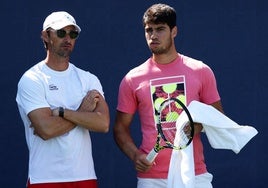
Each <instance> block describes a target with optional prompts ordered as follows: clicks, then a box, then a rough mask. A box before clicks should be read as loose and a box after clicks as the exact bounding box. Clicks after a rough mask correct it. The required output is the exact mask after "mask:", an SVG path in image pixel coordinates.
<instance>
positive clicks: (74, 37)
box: [69, 31, 78, 39]
mask: <svg viewBox="0 0 268 188" xmlns="http://www.w3.org/2000/svg"><path fill="white" fill-rule="evenodd" d="M69 35H70V37H71V39H76V38H77V37H78V32H77V31H70V33H69Z"/></svg>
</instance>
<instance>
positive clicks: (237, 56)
mask: <svg viewBox="0 0 268 188" xmlns="http://www.w3.org/2000/svg"><path fill="white" fill-rule="evenodd" d="M159 2H161V3H167V4H169V5H171V6H173V7H174V8H175V9H176V11H177V15H178V18H177V19H178V22H177V24H178V28H179V34H178V36H177V37H176V46H177V49H178V51H179V52H180V53H182V54H184V55H187V56H190V57H193V58H196V59H199V60H202V61H203V62H205V63H206V64H208V65H209V66H210V67H211V68H212V69H213V71H214V73H215V76H216V79H217V82H218V89H219V92H220V94H221V97H222V103H223V107H224V111H225V113H226V115H227V116H228V117H230V118H231V119H233V120H234V121H236V122H237V123H239V124H241V125H251V126H254V127H255V128H256V129H257V130H258V131H259V134H258V135H257V136H256V137H254V138H253V139H252V140H251V141H250V142H249V143H248V144H247V145H246V146H245V147H244V148H243V149H242V150H241V152H240V153H239V154H235V153H234V152H232V151H230V150H215V149H212V148H211V147H210V145H209V144H208V142H207V139H206V137H205V135H203V140H204V145H205V157H206V162H207V167H208V170H209V171H210V172H211V173H212V174H213V175H214V180H213V185H214V187H216V188H231V187H236V188H245V187H246V188H266V187H267V185H265V183H264V182H265V180H266V179H265V178H266V173H265V170H266V169H267V168H268V165H267V163H266V160H267V159H268V154H267V152H266V148H267V146H266V145H265V143H264V141H265V139H267V136H268V133H267V131H268V127H266V126H267V125H266V124H267V123H266V121H265V117H266V116H267V105H268V104H267V98H266V97H267V92H268V89H267V88H268V87H267V72H268V68H267V58H268V55H267V54H268V46H267V43H268V40H267V33H268V23H267V18H268V6H267V4H268V3H267V1H265V0H225V1H213V0H204V1H198V0H169V1H165V0H163V1H154V0H150V1H125V0H102V1H96V0H90V1H88V0H76V1H36V0H29V1H19V0H13V1H8V0H3V1H1V8H0V9H1V11H0V15H1V18H2V21H1V24H2V27H3V29H2V30H1V31H0V32H1V36H2V39H1V41H2V45H1V58H2V60H1V61H2V64H1V68H0V85H1V87H2V89H3V90H2V92H1V93H0V96H1V98H2V100H3V101H2V103H1V104H2V105H1V109H0V114H1V122H0V126H1V131H2V133H1V136H0V148H1V150H2V152H1V155H0V173H1V176H0V185H1V187H3V188H4V187H5V188H7V187H10V188H21V187H25V183H26V179H27V171H28V149H27V146H26V142H25V136H24V127H23V124H22V121H21V119H20V116H19V113H18V109H17V106H16V101H15V96H16V91H17V83H18V80H19V79H20V77H21V75H22V74H23V73H24V72H25V71H26V70H27V69H28V68H30V67H31V66H33V65H34V64H36V63H37V62H39V61H40V60H42V59H44V58H45V55H46V53H45V50H44V47H43V44H42V41H41V39H40V32H41V30H42V24H43V21H44V19H45V17H46V16H47V15H48V14H50V13H51V12H53V11H59V10H65V11H67V12H69V13H70V14H72V15H73V16H74V17H75V19H76V21H77V23H78V25H79V26H80V27H81V29H82V32H81V34H80V36H79V38H78V40H77V43H76V47H75V50H74V52H73V54H72V57H71V62H72V63H73V64H75V65H76V66H78V67H80V68H82V69H85V70H88V71H90V72H92V73H94V74H95V75H97V76H98V77H99V79H100V80H101V82H102V85H103V88H104V92H105V97H106V100H107V102H108V104H109V107H110V115H111V128H110V131H109V133H107V134H100V133H91V134H92V142H93V154H94V160H95V168H96V173H97V176H98V179H99V188H108V187H109V188H123V187H124V188H125V187H128V188H135V187H136V172H135V170H134V168H133V164H132V162H131V161H130V160H129V159H128V158H127V157H126V156H125V155H124V154H123V153H121V151H120V150H119V149H118V148H117V146H116V145H115V142H114V140H113V135H112V128H113V123H114V115H115V109H116V104H117V93H118V86H119V83H120V81H121V79H122V78H123V76H124V75H125V74H126V73H127V72H128V71H129V70H130V69H131V68H133V67H135V66H137V65H139V64H141V63H143V62H144V61H145V60H146V59H147V58H148V57H150V55H151V53H150V51H149V50H148V48H147V45H146V42H145V38H144V30H143V26H142V16H143V13H144V11H145V10H146V9H147V8H148V7H149V6H150V5H152V4H154V3H159ZM139 128H140V125H139V121H138V118H137V117H136V118H135V121H134V123H133V125H132V131H133V134H134V135H135V141H136V142H137V144H139V143H140V138H141V137H140V131H139Z"/></svg>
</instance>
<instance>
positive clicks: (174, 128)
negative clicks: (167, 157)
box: [157, 98, 194, 150]
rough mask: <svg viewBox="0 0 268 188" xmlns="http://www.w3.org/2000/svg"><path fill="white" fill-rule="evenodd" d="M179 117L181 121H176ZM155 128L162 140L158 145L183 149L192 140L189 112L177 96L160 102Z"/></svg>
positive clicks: (192, 131) (192, 129) (191, 123)
mask: <svg viewBox="0 0 268 188" xmlns="http://www.w3.org/2000/svg"><path fill="white" fill-rule="evenodd" d="M179 117H180V119H182V120H183V122H182V121H181V122H180V123H177V120H178V118H179ZM157 129H158V133H159V134H160V135H161V138H162V140H163V141H162V143H160V145H162V146H163V147H165V148H171V149H177V150H180V149H184V148H186V147H187V146H188V145H189V144H190V143H191V142H192V139H193V136H194V122H193V119H192V117H191V114H190V112H189V110H188V109H187V107H186V106H185V105H184V103H183V102H181V101H180V100H179V99H177V98H169V99H166V100H165V101H163V102H162V103H161V104H160V106H159V110H158V123H157ZM175 137H176V140H175ZM163 142H164V143H163Z"/></svg>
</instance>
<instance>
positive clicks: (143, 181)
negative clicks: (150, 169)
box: [137, 172, 213, 188]
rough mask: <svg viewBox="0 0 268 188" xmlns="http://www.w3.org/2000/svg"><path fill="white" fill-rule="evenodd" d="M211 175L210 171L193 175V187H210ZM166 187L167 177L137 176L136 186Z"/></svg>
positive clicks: (142, 187)
mask: <svg viewBox="0 0 268 188" xmlns="http://www.w3.org/2000/svg"><path fill="white" fill-rule="evenodd" d="M212 179H213V176H212V174H210V173H208V172H207V173H204V174H200V175H197V176H195V187H194V188H212V184H211V182H212ZM156 187H157V188H167V179H154V178H138V183H137V188H156Z"/></svg>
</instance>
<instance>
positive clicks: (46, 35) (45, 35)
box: [41, 31, 48, 42]
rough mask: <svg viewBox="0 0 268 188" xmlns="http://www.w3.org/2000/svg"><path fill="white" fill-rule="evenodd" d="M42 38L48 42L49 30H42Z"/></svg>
mask: <svg viewBox="0 0 268 188" xmlns="http://www.w3.org/2000/svg"><path fill="white" fill-rule="evenodd" d="M41 39H42V40H43V41H45V42H48V32H47V31H42V32H41Z"/></svg>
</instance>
